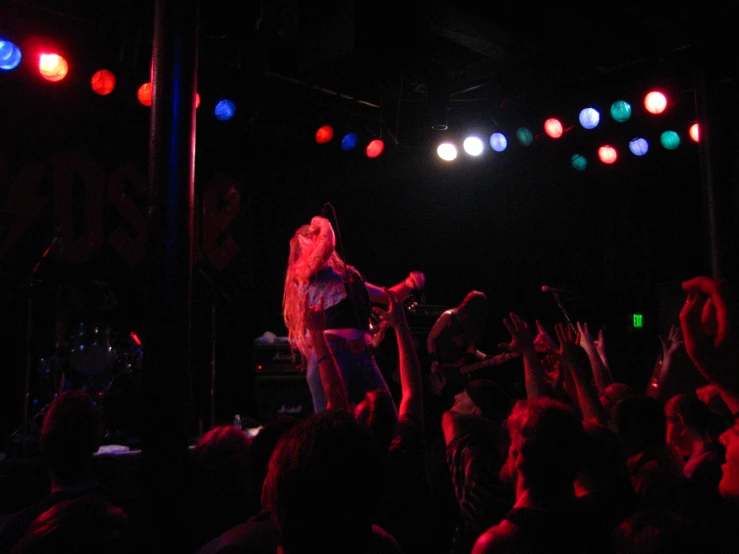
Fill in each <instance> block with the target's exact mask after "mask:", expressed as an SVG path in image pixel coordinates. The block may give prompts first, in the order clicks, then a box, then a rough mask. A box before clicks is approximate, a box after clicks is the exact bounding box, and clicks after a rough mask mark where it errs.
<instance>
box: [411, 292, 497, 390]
mask: <svg viewBox="0 0 739 554" xmlns="http://www.w3.org/2000/svg"><path fill="white" fill-rule="evenodd" d="M487 315H488V297H487V295H485V293H483V292H480V291H478V290H473V291H470V292H469V293H467V296H465V297H464V300H462V303H461V304H460V305H459V306H457V307H456V308H451V309H449V310H446V311H445V312H443V313H442V314H441V315H440V316H439V318H438V319H437V320H436V322H435V323H434V325H433V327H432V328H431V331H429V334H428V337H427V339H426V348H427V351H428V355H429V360H431V373H430V375H429V381H430V386H431V390H432V392H433V393H434V394H435V395H436V396H441V395H442V393H443V395H444V397H445V398H447V399H451V398H453V397H454V395H455V394H457V393H458V392H461V391H462V390H463V389H464V386H465V385H466V383H467V381H468V380H467V378H466V377H465V376H463V375H456V374H455V373H454V372H453V371H448V370H447V369H445V366H446V367H449V366H450V365H457V366H461V365H462V364H465V363H471V362H474V361H480V360H484V359H485V358H486V357H487V355H486V354H485V353H483V352H480V351H479V350H478V349H477V346H476V342H477V341H478V339H479V338H480V336H481V335H482V332H483V330H484V327H485V320H486V317H487Z"/></svg>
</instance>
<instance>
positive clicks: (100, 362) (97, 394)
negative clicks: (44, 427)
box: [24, 321, 144, 440]
mask: <svg viewBox="0 0 739 554" xmlns="http://www.w3.org/2000/svg"><path fill="white" fill-rule="evenodd" d="M64 344H65V346H61V345H57V348H56V349H55V353H54V355H52V356H49V357H44V358H40V359H39V360H38V363H37V366H36V369H35V374H34V375H33V376H32V378H31V383H32V386H31V388H33V390H29V391H28V393H27V394H28V395H29V396H30V399H31V405H32V406H33V407H34V408H35V409H37V411H36V413H35V414H33V415H32V417H31V418H30V419H29V421H28V425H26V427H29V426H30V428H29V429H25V430H24V434H27V433H28V432H32V431H33V430H34V428H38V429H37V431H38V430H39V429H40V427H41V423H42V420H43V417H44V415H45V413H46V411H47V410H48V408H49V406H50V404H51V402H52V401H53V399H54V398H55V397H56V396H57V395H58V394H59V393H61V392H63V391H68V390H75V389H76V390H82V391H85V392H87V393H88V394H90V396H91V397H92V399H93V402H94V403H95V404H96V405H97V406H98V407H99V408H100V409H101V411H102V414H103V419H104V423H105V430H106V435H107V437H108V438H109V439H110V440H114V438H123V439H125V437H130V435H131V434H132V433H134V432H135V428H136V425H135V422H134V421H133V418H134V417H136V415H137V412H138V394H139V386H138V384H139V380H140V376H141V371H142V368H143V355H144V349H143V345H142V341H141V339H140V338H139V336H138V335H137V334H136V333H135V332H133V331H115V330H114V329H113V328H112V327H111V326H110V325H109V324H107V323H103V322H98V321H81V322H78V323H77V324H75V325H74V326H73V327H72V329H71V332H70V333H69V336H68V338H67V340H65V341H64Z"/></svg>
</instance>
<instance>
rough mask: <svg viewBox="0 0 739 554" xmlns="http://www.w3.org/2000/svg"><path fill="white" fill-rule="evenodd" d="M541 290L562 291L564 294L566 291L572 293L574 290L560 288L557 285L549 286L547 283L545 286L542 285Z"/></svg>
mask: <svg viewBox="0 0 739 554" xmlns="http://www.w3.org/2000/svg"><path fill="white" fill-rule="evenodd" d="M541 292H561V293H563V294H564V293H566V294H572V292H570V291H569V290H567V289H559V288H557V287H549V286H547V285H544V286H543V287H541Z"/></svg>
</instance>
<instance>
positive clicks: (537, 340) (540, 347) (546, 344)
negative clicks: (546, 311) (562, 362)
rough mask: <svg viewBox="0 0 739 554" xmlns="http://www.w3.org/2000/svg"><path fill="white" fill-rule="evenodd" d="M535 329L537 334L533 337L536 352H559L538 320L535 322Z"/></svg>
mask: <svg viewBox="0 0 739 554" xmlns="http://www.w3.org/2000/svg"><path fill="white" fill-rule="evenodd" d="M536 328H537V329H538V330H539V334H538V335H536V337H534V347H535V348H536V351H537V352H556V351H557V350H559V346H557V343H556V342H554V339H553V338H552V337H551V336H550V335H549V333H548V332H547V330H546V329H545V328H544V326H543V325H542V324H541V322H540V321H539V320H538V319H537V320H536Z"/></svg>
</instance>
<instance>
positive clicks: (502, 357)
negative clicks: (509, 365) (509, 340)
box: [459, 352, 520, 375]
mask: <svg viewBox="0 0 739 554" xmlns="http://www.w3.org/2000/svg"><path fill="white" fill-rule="evenodd" d="M518 356H520V354H519V353H518V352H503V353H502V354H497V355H495V356H493V357H492V358H488V359H487V360H482V361H480V362H477V363H474V364H467V365H463V366H461V367H460V368H459V372H460V373H461V374H462V375H466V374H468V373H472V372H473V371H477V370H479V369H483V368H486V367H491V366H495V365H500V364H502V363H504V362H507V361H508V360H511V359H513V358H517V357H518Z"/></svg>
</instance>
